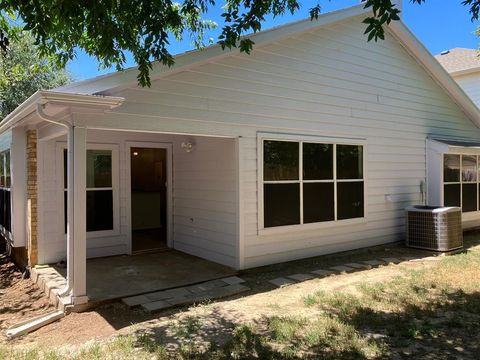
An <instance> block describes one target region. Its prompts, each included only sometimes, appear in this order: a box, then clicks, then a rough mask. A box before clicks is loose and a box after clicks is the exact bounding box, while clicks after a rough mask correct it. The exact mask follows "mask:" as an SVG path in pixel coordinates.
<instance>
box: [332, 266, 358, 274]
mask: <svg viewBox="0 0 480 360" xmlns="http://www.w3.org/2000/svg"><path fill="white" fill-rule="evenodd" d="M330 270H333V271H335V272H339V273H349V272H353V271H355V269H354V268H351V267H350V266H345V265H338V266H332V267H331V268H330Z"/></svg>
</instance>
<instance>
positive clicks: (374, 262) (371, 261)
mask: <svg viewBox="0 0 480 360" xmlns="http://www.w3.org/2000/svg"><path fill="white" fill-rule="evenodd" d="M361 263H363V264H367V265H370V266H372V267H374V266H380V265H385V263H384V262H383V261H380V260H366V261H361Z"/></svg>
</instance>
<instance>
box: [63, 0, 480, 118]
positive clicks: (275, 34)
mask: <svg viewBox="0 0 480 360" xmlns="http://www.w3.org/2000/svg"><path fill="white" fill-rule="evenodd" d="M370 13H371V10H370V9H365V8H364V4H359V5H356V6H352V7H349V8H346V9H341V10H337V11H334V12H330V13H326V14H322V15H320V16H319V17H318V19H316V20H313V21H312V20H310V19H305V20H300V21H297V22H293V23H289V24H286V25H282V26H278V27H274V28H272V29H269V30H264V31H261V32H258V33H256V34H252V35H250V36H249V38H250V39H252V40H253V41H254V42H255V43H256V44H257V46H258V45H260V44H265V43H269V42H273V41H276V40H279V39H281V38H284V37H287V36H289V35H292V34H300V33H302V32H306V31H309V30H312V29H316V28H319V27H322V26H327V25H330V24H334V23H336V22H339V21H343V20H346V19H350V18H354V17H357V16H361V15H367V14H370ZM386 31H388V32H389V33H390V34H391V35H392V36H393V37H394V38H395V39H397V41H399V43H400V44H401V45H402V46H403V47H404V48H405V49H406V51H407V52H409V53H410V54H411V56H412V57H413V58H414V59H416V61H417V62H418V63H419V64H420V65H421V66H422V67H423V68H424V69H425V70H426V71H427V73H429V74H430V76H431V77H432V78H433V79H434V80H435V81H436V82H437V83H438V84H439V85H440V86H441V87H442V88H443V89H444V91H445V92H446V93H447V94H448V95H449V96H450V98H451V99H452V100H453V101H454V102H455V103H456V104H457V105H458V106H459V107H460V109H462V111H463V112H464V113H465V114H466V115H467V117H468V118H469V119H470V120H471V121H472V122H473V123H475V124H476V125H477V126H478V127H480V109H479V108H478V107H477V106H476V105H475V103H474V102H473V101H472V99H471V98H470V97H469V96H468V95H467V94H466V93H465V92H464V91H463V90H462V89H461V88H460V86H459V85H458V84H457V83H456V81H455V80H453V78H452V77H451V76H450V75H449V74H448V73H447V71H446V70H445V69H444V68H443V66H442V65H440V63H439V62H438V61H437V60H436V59H435V58H434V57H433V56H432V55H431V54H430V52H429V51H428V50H427V49H426V48H425V46H424V45H423V44H422V43H421V42H420V41H419V40H418V39H417V38H416V37H415V35H414V34H413V33H412V32H411V31H410V30H409V29H408V27H407V26H406V25H405V24H404V23H403V22H402V21H392V22H391V23H390V25H388V27H387V29H386ZM238 51H239V50H238V49H233V50H222V48H221V47H220V46H219V45H212V46H209V47H207V48H204V49H200V50H195V51H189V52H186V53H183V54H180V55H177V56H175V65H174V66H172V67H167V66H164V65H162V64H161V63H159V62H156V63H154V64H153V68H152V71H151V73H150V75H151V79H152V80H157V79H160V78H162V77H164V76H167V75H171V74H173V73H176V72H180V71H182V70H186V69H188V68H190V67H193V66H198V65H201V64H204V63H208V62H209V61H212V60H218V59H219V58H222V57H226V56H229V55H231V54H235V53H238ZM254 51H255V50H254ZM137 71H138V70H137V69H136V68H134V67H132V68H129V69H126V70H124V71H120V72H116V73H111V74H107V75H102V76H98V77H95V78H92V79H87V80H84V81H79V82H75V83H73V84H70V85H67V86H63V87H60V88H57V89H54V91H56V92H63V93H67V94H68V93H70V94H84V95H107V96H108V95H114V94H115V92H116V91H118V90H120V89H124V88H126V87H129V86H135V85H136V84H137Z"/></svg>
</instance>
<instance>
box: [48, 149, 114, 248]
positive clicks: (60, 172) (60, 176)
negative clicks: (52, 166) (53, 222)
mask: <svg viewBox="0 0 480 360" xmlns="http://www.w3.org/2000/svg"><path fill="white" fill-rule="evenodd" d="M65 149H67V143H66V142H57V156H56V159H57V163H56V165H57V166H56V168H57V181H58V186H57V188H58V197H57V198H58V199H59V200H58V207H57V208H58V214H59V216H58V219H59V227H58V228H59V231H61V234H63V235H64V237H65V238H66V236H67V234H65V231H64V217H65V214H64V203H63V201H64V200H63V199H64V192H65V189H64V169H63V160H64V159H63V151H64V150H65ZM87 150H110V151H112V187H111V188H110V187H108V188H88V187H87V188H86V189H87V191H95V190H112V197H113V199H112V200H113V203H112V206H113V229H111V230H100V231H87V232H86V234H87V239H93V238H104V237H113V236H119V235H120V196H119V194H120V186H119V184H120V173H119V155H118V154H119V146H118V144H105V143H91V142H87ZM85 176H86V174H85Z"/></svg>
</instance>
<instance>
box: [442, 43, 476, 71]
mask: <svg viewBox="0 0 480 360" xmlns="http://www.w3.org/2000/svg"><path fill="white" fill-rule="evenodd" d="M435 58H436V59H437V60H438V62H439V63H440V64H442V66H443V67H444V68H445V70H447V71H448V72H449V73H450V75H460V74H466V73H469V72H473V71H480V53H479V51H478V50H476V49H465V48H455V49H451V50H447V51H444V52H442V53H440V54H438V55H436V56H435Z"/></svg>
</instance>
